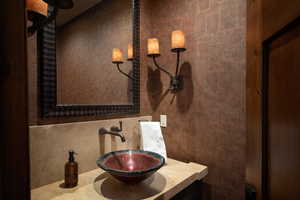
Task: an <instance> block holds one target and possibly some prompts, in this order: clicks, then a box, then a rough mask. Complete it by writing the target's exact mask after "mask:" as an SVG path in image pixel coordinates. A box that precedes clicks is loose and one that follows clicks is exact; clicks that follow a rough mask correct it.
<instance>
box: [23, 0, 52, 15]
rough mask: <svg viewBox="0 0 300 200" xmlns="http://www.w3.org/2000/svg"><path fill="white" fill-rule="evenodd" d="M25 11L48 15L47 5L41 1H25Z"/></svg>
mask: <svg viewBox="0 0 300 200" xmlns="http://www.w3.org/2000/svg"><path fill="white" fill-rule="evenodd" d="M26 9H27V10H29V11H33V12H37V13H39V14H41V15H44V16H47V15H48V4H47V3H45V2H44V1H43V0H26Z"/></svg>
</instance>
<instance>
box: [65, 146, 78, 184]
mask: <svg viewBox="0 0 300 200" xmlns="http://www.w3.org/2000/svg"><path fill="white" fill-rule="evenodd" d="M75 154H77V153H75V152H74V151H73V150H70V151H69V161H68V162H67V163H66V165H65V187H66V188H72V187H75V186H77V184H78V163H77V162H76V161H75V157H74V155H75Z"/></svg>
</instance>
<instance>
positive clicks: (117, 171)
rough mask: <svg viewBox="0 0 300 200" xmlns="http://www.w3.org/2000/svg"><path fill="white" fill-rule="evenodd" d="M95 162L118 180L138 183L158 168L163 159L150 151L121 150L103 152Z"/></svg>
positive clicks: (163, 162)
mask: <svg viewBox="0 0 300 200" xmlns="http://www.w3.org/2000/svg"><path fill="white" fill-rule="evenodd" d="M97 164H98V166H99V167H100V168H102V169H103V170H105V171H107V172H108V173H110V174H111V175H112V176H113V177H114V178H116V179H117V180H119V181H122V182H125V183H139V182H141V181H143V180H145V179H147V178H148V177H150V176H151V175H152V174H154V173H155V172H156V171H157V170H158V169H160V168H161V167H162V166H163V165H164V164H165V159H164V158H163V157H162V156H161V155H159V154H157V153H154V152H150V151H143V150H122V151H115V152H110V153H107V154H104V155H103V156H101V157H100V158H99V160H98V161H97Z"/></svg>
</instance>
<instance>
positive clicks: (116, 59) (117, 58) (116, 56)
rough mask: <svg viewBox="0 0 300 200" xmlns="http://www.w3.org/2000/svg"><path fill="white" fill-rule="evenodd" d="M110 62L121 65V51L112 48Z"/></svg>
mask: <svg viewBox="0 0 300 200" xmlns="http://www.w3.org/2000/svg"><path fill="white" fill-rule="evenodd" d="M112 62H113V63H123V54H122V51H121V49H118V48H114V49H113V51H112Z"/></svg>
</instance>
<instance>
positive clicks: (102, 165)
mask: <svg viewBox="0 0 300 200" xmlns="http://www.w3.org/2000/svg"><path fill="white" fill-rule="evenodd" d="M129 152H132V153H145V154H148V155H151V156H153V157H154V158H157V159H159V164H158V165H157V166H155V167H152V168H149V169H146V170H134V171H126V170H119V169H113V168H110V167H107V166H106V165H105V164H104V162H103V161H105V159H106V158H108V157H109V156H111V155H113V154H116V155H117V154H122V153H129ZM164 164H165V158H164V157H163V156H161V155H160V154H158V153H155V152H152V151H144V150H140V149H126V150H119V151H112V152H109V153H106V154H104V155H102V156H100V158H99V159H98V160H97V165H98V167H100V168H101V169H103V170H105V171H107V172H112V173H118V174H123V175H135V174H145V173H149V172H152V171H157V170H159V169H160V168H161V167H162V166H163V165H164Z"/></svg>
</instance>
